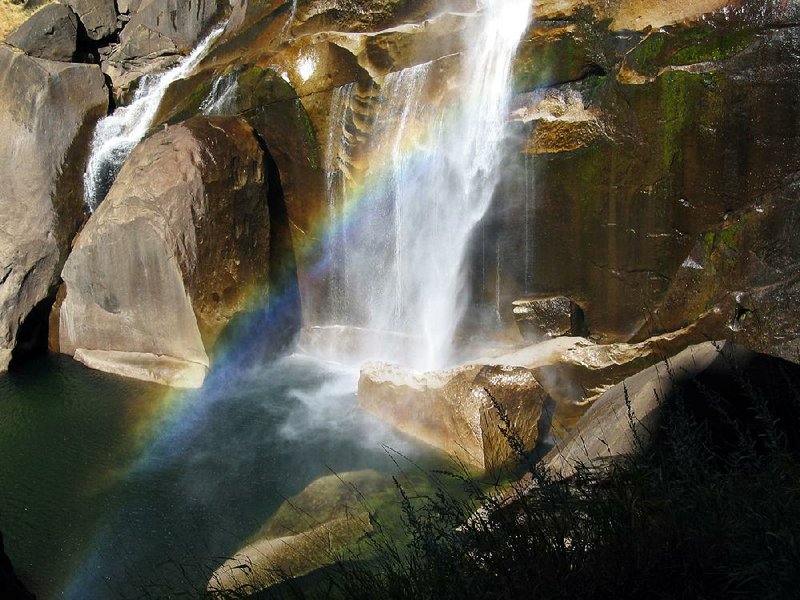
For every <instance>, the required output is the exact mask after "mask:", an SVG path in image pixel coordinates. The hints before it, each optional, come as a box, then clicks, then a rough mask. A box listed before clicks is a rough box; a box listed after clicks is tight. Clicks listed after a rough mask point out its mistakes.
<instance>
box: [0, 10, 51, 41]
mask: <svg viewBox="0 0 800 600" xmlns="http://www.w3.org/2000/svg"><path fill="white" fill-rule="evenodd" d="M48 4H50V2H49V1H48V2H43V3H42V4H41V5H40V6H37V7H36V8H25V7H24V4H23V3H22V2H12V1H11V0H0V40H5V39H6V37H8V35H9V34H10V33H12V32H14V31H16V29H17V27H19V26H20V25H22V24H23V23H24V22H25V21H26V20H27V19H28V18H29V17H30V16H31V15H32V14H33V13H35V12H36V11H38V10H40V9H41V8H42V7H44V6H46V5H48Z"/></svg>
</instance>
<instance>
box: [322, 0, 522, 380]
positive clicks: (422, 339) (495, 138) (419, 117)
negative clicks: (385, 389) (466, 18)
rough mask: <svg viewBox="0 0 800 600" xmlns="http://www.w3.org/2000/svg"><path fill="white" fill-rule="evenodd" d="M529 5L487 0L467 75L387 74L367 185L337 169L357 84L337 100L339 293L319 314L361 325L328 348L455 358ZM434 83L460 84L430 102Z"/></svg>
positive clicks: (418, 360)
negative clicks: (468, 267)
mask: <svg viewBox="0 0 800 600" xmlns="http://www.w3.org/2000/svg"><path fill="white" fill-rule="evenodd" d="M529 10H530V0H483V1H482V2H480V9H479V11H478V13H477V14H476V16H475V18H474V23H473V24H472V26H471V27H469V28H468V31H467V32H466V33H465V36H466V37H465V42H466V44H465V45H466V47H467V50H466V51H465V53H464V56H463V57H462V60H461V62H460V67H459V69H460V73H458V74H457V75H456V76H454V77H452V78H451V81H449V82H444V81H441V80H440V79H441V78H442V75H441V71H439V70H437V69H436V68H434V67H433V66H432V65H431V64H425V65H421V66H417V67H413V68H410V69H406V70H404V71H400V72H397V73H392V74H390V75H389V76H388V77H387V78H386V80H385V82H384V85H383V87H382V89H381V93H380V98H379V99H378V102H379V107H378V109H377V114H376V117H375V124H374V126H373V129H372V131H371V133H370V138H369V140H368V142H367V143H366V148H365V151H364V153H363V154H364V156H365V157H366V159H365V161H366V163H367V165H366V167H365V168H364V173H363V174H361V175H360V177H362V179H363V182H366V185H364V183H363V182H353V179H354V177H348V176H345V175H344V174H342V173H340V172H338V173H337V172H336V169H340V168H341V167H340V166H339V165H337V164H335V163H336V157H337V156H341V155H347V153H348V151H349V148H348V139H347V135H348V127H349V126H350V125H351V123H349V121H348V119H349V116H352V114H350V113H348V111H347V110H343V107H346V106H347V103H345V102H344V101H343V99H342V97H341V94H343V93H344V94H349V95H350V96H351V97H350V100H351V101H355V97H354V88H353V87H352V86H351V87H350V88H349V89H343V90H340V91H339V93H338V94H337V95H336V97H335V98H334V104H335V106H333V107H332V112H331V122H332V125H331V127H333V129H332V134H333V135H335V136H338V137H339V138H340V140H341V141H340V142H339V144H338V146H337V145H336V144H329V147H328V154H329V156H328V168H329V169H333V170H334V174H333V175H331V174H330V172H329V194H330V195H331V196H330V198H329V204H330V207H331V215H332V218H333V219H339V222H338V224H334V225H332V227H331V232H332V233H331V235H330V236H329V240H328V248H327V260H328V261H329V262H330V264H331V266H330V271H331V273H330V278H329V285H330V289H331V292H330V295H331V298H330V299H329V300H330V302H329V306H328V307H327V313H326V317H327V318H326V319H325V320H324V321H322V320H321V321H320V323H319V324H325V325H339V326H341V325H347V326H349V327H350V328H352V329H351V331H357V332H359V334H358V335H357V336H356V337H357V338H358V340H355V341H354V340H353V339H346V340H343V339H341V338H340V339H338V340H337V339H336V336H330V337H331V338H332V340H333V341H332V342H329V343H333V344H338V347H336V348H334V349H331V348H328V349H327V351H326V352H325V354H327V355H329V356H330V355H338V356H340V357H341V358H342V359H343V360H345V361H348V360H349V361H350V362H355V363H358V362H360V361H363V360H367V359H376V360H389V361H393V362H399V363H401V364H404V365H407V366H411V367H414V368H418V369H435V368H441V367H442V366H445V365H447V364H449V363H451V362H452V360H453V359H454V349H453V341H454V336H455V333H456V330H457V327H458V325H459V320H460V318H461V317H462V316H463V313H464V309H465V307H466V303H467V292H466V291H465V289H464V273H463V270H464V269H463V267H464V260H465V256H466V254H467V252H468V249H469V242H470V238H471V236H472V234H473V230H474V228H475V225H476V224H477V223H478V222H479V221H480V220H481V218H482V217H483V216H484V214H485V212H486V210H487V209H488V207H489V204H490V202H491V199H492V196H493V193H494V191H495V188H496V185H497V182H498V178H499V170H500V169H499V167H500V163H501V161H502V156H503V154H502V150H503V140H504V136H505V131H506V121H507V118H508V114H509V108H510V106H509V103H510V95H511V83H510V77H511V68H512V61H513V59H514V55H515V52H516V48H517V46H518V44H519V41H520V39H521V37H522V34H523V33H524V31H525V29H526V27H527V26H528V23H529V21H528V17H529ZM436 86H438V87H440V88H441V87H451V88H452V89H453V90H454V93H453V94H451V96H447V97H446V99H445V101H443V102H438V103H434V102H430V101H429V95H430V92H431V88H432V87H434V88H435V87H436ZM364 188H366V191H365V189H364ZM348 354H349V356H347V355H348Z"/></svg>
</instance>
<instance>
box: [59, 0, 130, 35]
mask: <svg viewBox="0 0 800 600" xmlns="http://www.w3.org/2000/svg"><path fill="white" fill-rule="evenodd" d="M63 3H64V4H66V5H67V6H69V7H70V8H71V9H72V10H74V11H75V13H76V14H77V15H78V18H79V19H80V20H81V23H83V27H84V28H85V30H86V35H87V36H88V37H89V39H90V40H102V39H103V38H105V37H108V36H110V35H111V34H112V33H114V32H115V31H116V30H117V7H116V5H115V4H114V0H63Z"/></svg>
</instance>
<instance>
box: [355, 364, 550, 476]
mask: <svg viewBox="0 0 800 600" xmlns="http://www.w3.org/2000/svg"><path fill="white" fill-rule="evenodd" d="M546 396H547V394H546V393H545V391H544V390H543V388H542V386H541V385H540V384H539V382H538V381H537V380H536V378H535V377H534V376H533V373H531V371H529V370H528V369H525V368H521V367H510V366H486V367H484V366H480V365H467V366H463V367H458V368H455V369H451V370H449V371H436V372H430V373H417V372H414V371H410V370H408V369H404V368H402V367H398V366H396V365H390V364H386V363H370V364H368V365H365V366H364V367H363V368H362V370H361V378H360V379H359V382H358V403H359V405H360V406H361V407H362V408H364V409H365V410H367V411H368V412H370V413H372V414H374V415H376V416H378V417H380V418H381V419H382V420H384V421H386V422H387V423H390V424H391V425H393V426H394V427H396V428H397V429H399V430H400V431H403V432H404V433H407V434H409V435H412V436H414V437H416V438H418V439H421V440H422V441H424V442H426V443H428V444H430V445H432V446H435V447H436V448H440V449H442V450H444V451H445V452H447V453H449V454H451V455H453V456H455V457H456V458H458V459H459V460H461V461H463V462H464V463H465V464H467V465H471V466H476V467H478V468H480V469H485V470H489V469H493V468H496V467H500V466H502V465H503V464H504V463H506V462H507V461H509V460H510V459H512V458H513V457H514V450H513V449H512V445H511V444H510V443H509V440H508V439H507V438H508V435H512V436H515V437H517V438H518V439H519V441H520V442H521V444H522V446H523V449H524V450H532V449H533V448H534V446H535V445H536V442H537V441H538V437H539V417H540V416H541V414H542V409H543V406H544V401H545V399H546ZM506 417H507V419H508V424H509V425H510V428H507V427H506V424H505V423H504V422H503V420H504V418H506ZM503 431H506V432H507V434H508V435H505V434H504V433H503Z"/></svg>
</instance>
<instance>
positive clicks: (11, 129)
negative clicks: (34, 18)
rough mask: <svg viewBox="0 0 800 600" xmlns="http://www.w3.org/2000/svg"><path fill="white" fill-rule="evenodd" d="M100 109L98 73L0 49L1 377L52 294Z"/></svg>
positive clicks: (79, 213)
mask: <svg viewBox="0 0 800 600" xmlns="http://www.w3.org/2000/svg"><path fill="white" fill-rule="evenodd" d="M107 106H108V91H107V89H106V87H105V82H104V80H103V75H102V73H101V72H100V69H99V68H98V67H96V66H92V65H77V64H69V63H61V62H54V61H45V60H40V59H37V58H32V57H29V56H26V55H25V54H23V53H22V52H21V51H18V50H13V49H12V48H10V47H9V46H2V45H0V130H2V131H3V132H4V135H5V136H7V137H6V140H5V141H4V143H3V144H2V145H0V180H2V182H3V185H2V186H0V371H4V370H5V369H6V368H7V367H8V364H9V361H10V359H11V353H12V351H13V349H14V348H15V346H16V343H17V335H18V332H19V330H20V327H21V325H22V324H23V323H24V322H25V320H26V318H27V317H28V316H29V315H30V314H31V313H32V312H33V311H34V308H35V307H37V305H39V304H40V303H42V302H44V301H46V300H47V299H48V298H50V297H51V295H52V294H53V293H54V287H55V285H56V283H57V282H58V276H59V273H60V271H61V267H62V265H63V264H64V261H65V260H66V256H67V252H68V250H69V244H70V241H71V239H72V236H73V235H74V234H75V232H76V231H77V229H78V227H79V226H80V223H81V221H82V219H83V179H82V174H83V168H84V165H85V163H86V159H87V152H88V146H89V140H90V136H91V132H92V129H93V127H94V125H95V123H96V122H97V120H98V119H99V118H100V117H101V116H103V115H105V113H106V110H107ZM53 123H58V124H59V126H58V127H53Z"/></svg>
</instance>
